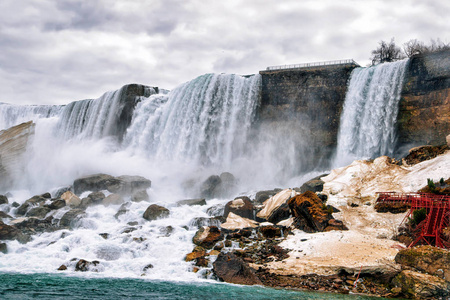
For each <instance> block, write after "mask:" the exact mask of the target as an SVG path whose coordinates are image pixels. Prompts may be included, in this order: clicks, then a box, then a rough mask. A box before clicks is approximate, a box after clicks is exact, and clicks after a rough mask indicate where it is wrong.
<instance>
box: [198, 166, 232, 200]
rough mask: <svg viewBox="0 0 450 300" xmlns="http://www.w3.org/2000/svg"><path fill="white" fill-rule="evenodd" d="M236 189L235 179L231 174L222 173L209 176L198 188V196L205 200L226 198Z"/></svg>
mask: <svg viewBox="0 0 450 300" xmlns="http://www.w3.org/2000/svg"><path fill="white" fill-rule="evenodd" d="M235 187H236V178H235V177H234V176H233V174H231V173H228V172H224V173H222V174H220V176H219V175H211V176H209V177H208V178H207V179H206V180H205V181H204V182H203V183H202V185H201V186H200V196H201V197H203V198H206V199H211V198H220V197H227V196H229V195H231V194H232V193H233V192H234V190H235Z"/></svg>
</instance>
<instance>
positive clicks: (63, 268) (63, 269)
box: [58, 265, 67, 271]
mask: <svg viewBox="0 0 450 300" xmlns="http://www.w3.org/2000/svg"><path fill="white" fill-rule="evenodd" d="M65 270H67V266H66V265H61V266H60V267H59V268H58V271H65Z"/></svg>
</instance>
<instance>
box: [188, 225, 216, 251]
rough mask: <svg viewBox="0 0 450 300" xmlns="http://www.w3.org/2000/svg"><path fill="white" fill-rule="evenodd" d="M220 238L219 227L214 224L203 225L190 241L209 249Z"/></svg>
mask: <svg viewBox="0 0 450 300" xmlns="http://www.w3.org/2000/svg"><path fill="white" fill-rule="evenodd" d="M222 238H223V236H222V232H221V231H220V229H219V228H217V227H216V226H209V227H207V226H204V227H202V228H200V229H199V230H198V231H197V232H196V233H195V235H194V237H193V238H192V242H193V243H194V244H196V245H198V246H201V247H203V248H205V249H211V248H213V247H214V245H215V244H216V243H217V242H218V241H219V240H221V239H222Z"/></svg>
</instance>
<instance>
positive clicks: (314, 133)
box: [258, 51, 450, 161]
mask: <svg viewBox="0 0 450 300" xmlns="http://www.w3.org/2000/svg"><path fill="white" fill-rule="evenodd" d="M356 67H359V65H357V64H356V63H354V62H352V61H349V62H348V63H342V64H332V65H319V66H311V67H302V68H284V69H283V68H281V69H270V68H268V70H264V71H261V72H260V74H261V76H262V88H261V89H262V90H261V106H260V109H259V111H258V117H259V120H260V121H261V122H262V123H271V124H272V126H273V125H274V124H276V126H277V127H286V128H289V130H291V132H292V133H293V135H295V132H296V131H302V135H303V136H305V133H306V136H307V138H306V139H307V141H306V143H307V144H308V145H310V146H312V148H311V149H310V151H312V152H314V153H315V155H314V156H315V157H314V158H319V161H320V158H325V157H327V156H329V155H330V154H332V153H333V149H335V147H336V143H337V134H338V130H339V125H340V116H341V113H342V110H343V105H344V101H345V96H346V92H347V87H348V83H349V80H350V75H351V73H352V71H353V69H355V68H356ZM404 74H405V75H404V77H405V78H404V81H403V87H402V90H401V97H400V101H399V112H398V121H397V125H396V126H397V136H398V140H397V146H396V149H397V152H399V151H402V150H403V151H404V150H407V149H408V148H409V147H413V146H417V145H424V144H433V145H442V144H444V143H445V137H446V136H447V135H448V134H450V93H449V91H450V51H441V52H436V53H427V54H421V55H416V56H413V57H412V58H410V60H409V62H408V64H407V66H406V70H405V73H404ZM317 155H318V156H317Z"/></svg>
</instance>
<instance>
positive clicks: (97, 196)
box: [88, 192, 106, 204]
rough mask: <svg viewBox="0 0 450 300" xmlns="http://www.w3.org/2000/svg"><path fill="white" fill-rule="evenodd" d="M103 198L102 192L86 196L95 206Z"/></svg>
mask: <svg viewBox="0 0 450 300" xmlns="http://www.w3.org/2000/svg"><path fill="white" fill-rule="evenodd" d="M105 197H106V196H105V194H104V193H103V192H92V193H90V194H89V195H88V198H89V199H90V200H91V201H92V203H95V204H98V203H101V202H102V201H103V199H105Z"/></svg>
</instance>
